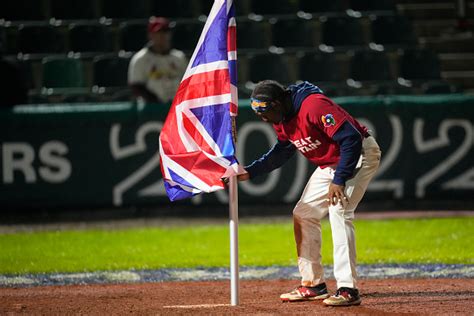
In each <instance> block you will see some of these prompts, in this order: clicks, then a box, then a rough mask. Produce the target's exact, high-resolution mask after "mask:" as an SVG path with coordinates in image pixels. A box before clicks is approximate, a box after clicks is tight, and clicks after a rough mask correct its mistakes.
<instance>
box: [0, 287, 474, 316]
mask: <svg viewBox="0 0 474 316" xmlns="http://www.w3.org/2000/svg"><path fill="white" fill-rule="evenodd" d="M297 283H298V282H295V281H294V280H293V281H289V280H272V281H260V280H259V281H255V280H252V281H241V284H240V304H239V306H234V307H231V306H229V301H230V294H229V282H227V281H214V282H210V281H207V282H162V283H144V284H114V285H74V286H42V287H29V288H0V314H1V315H5V314H9V315H10V314H28V315H32V314H34V315H38V314H41V315H51V314H54V315H57V314H61V315H64V314H67V315H71V314H82V315H84V314H87V315H112V314H113V315H124V314H129V315H130V314H132V315H165V314H166V315H169V314H173V315H175V314H191V315H209V314H219V315H223V314H232V315H238V314H258V315H274V314H284V315H298V314H307V313H315V314H323V313H324V314H325V315H342V314H346V315H347V314H371V315H397V314H398V315H400V314H429V315H433V314H434V315H453V314H456V315H472V313H473V311H474V280H473V279H403V280H402V279H384V280H361V281H360V283H359V287H360V289H361V293H362V299H363V302H362V305H360V306H352V307H338V308H335V307H325V306H323V305H322V303H321V302H319V301H317V302H300V303H281V302H280V301H279V299H278V297H279V294H280V293H282V292H285V291H287V290H289V289H291V288H293V287H294V286H295V285H296V284H297ZM328 286H329V288H330V289H333V290H334V287H335V283H334V280H330V281H328Z"/></svg>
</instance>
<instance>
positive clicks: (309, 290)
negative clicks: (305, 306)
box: [280, 283, 329, 302]
mask: <svg viewBox="0 0 474 316" xmlns="http://www.w3.org/2000/svg"><path fill="white" fill-rule="evenodd" d="M327 297H329V294H328V289H327V287H326V283H321V284H318V285H316V286H314V287H309V286H302V285H300V286H298V287H297V288H296V289H294V290H293V291H291V292H290V293H285V294H282V295H280V299H281V300H282V301H283V302H296V301H312V300H323V299H325V298H327Z"/></svg>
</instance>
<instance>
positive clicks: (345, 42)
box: [321, 17, 365, 46]
mask: <svg viewBox="0 0 474 316" xmlns="http://www.w3.org/2000/svg"><path fill="white" fill-rule="evenodd" d="M321 22H322V42H323V43H324V44H326V45H329V46H361V45H364V44H365V41H364V36H363V31H362V26H361V23H360V21H359V19H357V18H352V17H328V18H326V17H324V18H322V19H321Z"/></svg>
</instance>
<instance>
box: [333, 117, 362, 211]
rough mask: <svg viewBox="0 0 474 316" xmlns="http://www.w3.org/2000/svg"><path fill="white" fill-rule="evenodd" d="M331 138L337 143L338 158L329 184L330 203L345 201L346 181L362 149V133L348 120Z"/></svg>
mask: <svg viewBox="0 0 474 316" xmlns="http://www.w3.org/2000/svg"><path fill="white" fill-rule="evenodd" d="M332 139H334V140H335V141H336V142H337V143H338V144H339V151H340V158H339V164H338V165H337V167H336V172H335V174H334V178H333V180H332V183H331V184H330V185H329V192H328V201H329V203H330V204H332V205H336V204H337V203H341V204H343V202H347V197H346V195H345V193H344V188H345V185H346V181H347V180H348V179H349V178H350V177H352V176H353V174H354V169H355V167H356V165H357V161H358V160H359V156H360V153H361V151H362V135H361V134H360V133H359V131H358V130H357V129H355V128H354V126H352V124H350V123H349V122H347V121H346V122H345V123H343V124H342V125H341V127H340V128H339V129H338V130H337V132H336V133H334V135H333V137H332Z"/></svg>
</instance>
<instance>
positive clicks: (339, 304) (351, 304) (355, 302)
mask: <svg viewBox="0 0 474 316" xmlns="http://www.w3.org/2000/svg"><path fill="white" fill-rule="evenodd" d="M360 303H362V300H361V299H360V298H359V299H358V300H355V301H352V302H340V303H326V302H323V304H324V305H326V306H354V305H360Z"/></svg>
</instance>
